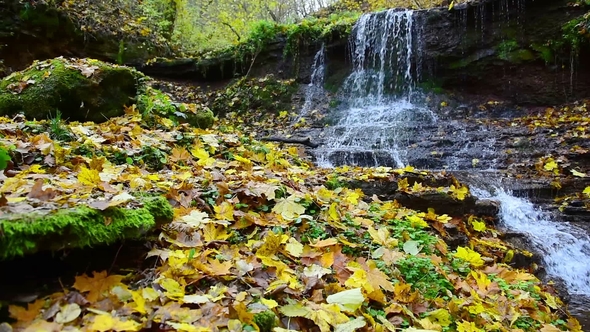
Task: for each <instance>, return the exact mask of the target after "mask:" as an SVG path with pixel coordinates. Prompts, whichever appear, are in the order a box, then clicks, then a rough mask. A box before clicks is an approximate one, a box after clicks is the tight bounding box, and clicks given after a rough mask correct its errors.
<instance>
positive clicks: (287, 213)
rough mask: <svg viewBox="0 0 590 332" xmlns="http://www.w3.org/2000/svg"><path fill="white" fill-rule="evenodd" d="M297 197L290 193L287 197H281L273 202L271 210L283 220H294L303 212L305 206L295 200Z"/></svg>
mask: <svg viewBox="0 0 590 332" xmlns="http://www.w3.org/2000/svg"><path fill="white" fill-rule="evenodd" d="M298 200H299V197H297V196H295V195H291V196H289V197H287V198H281V199H279V201H278V202H277V204H275V206H274V207H273V209H272V211H273V212H274V213H277V214H280V215H281V217H283V219H285V220H294V219H296V218H297V217H299V216H300V215H302V214H303V213H305V207H304V206H303V205H301V204H299V203H298V202H297V201H298Z"/></svg>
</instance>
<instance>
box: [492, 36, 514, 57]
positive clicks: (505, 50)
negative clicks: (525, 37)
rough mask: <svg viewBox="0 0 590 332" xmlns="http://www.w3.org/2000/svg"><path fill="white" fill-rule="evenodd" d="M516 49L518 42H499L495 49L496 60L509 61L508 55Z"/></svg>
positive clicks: (511, 40)
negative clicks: (496, 53)
mask: <svg viewBox="0 0 590 332" xmlns="http://www.w3.org/2000/svg"><path fill="white" fill-rule="evenodd" d="M517 48H518V42H517V41H516V40H513V39H510V40H505V41H503V42H501V43H500V44H499V45H498V46H497V47H496V50H497V52H498V58H500V59H502V60H507V61H510V59H509V57H510V54H511V53H512V52H513V51H515V50H516V49H517Z"/></svg>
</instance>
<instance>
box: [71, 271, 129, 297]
mask: <svg viewBox="0 0 590 332" xmlns="http://www.w3.org/2000/svg"><path fill="white" fill-rule="evenodd" d="M93 275H94V276H93V277H89V276H87V275H86V274H83V275H82V276H77V277H76V281H75V282H74V288H75V289H77V290H79V291H80V292H81V293H84V292H89V293H88V295H87V296H86V299H87V300H88V301H90V302H96V301H98V300H99V299H101V298H102V296H103V295H104V293H106V292H108V291H110V290H111V288H113V287H114V286H117V285H119V284H121V280H123V276H119V275H112V276H108V277H107V271H102V272H94V273H93Z"/></svg>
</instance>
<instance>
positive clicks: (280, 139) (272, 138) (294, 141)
mask: <svg viewBox="0 0 590 332" xmlns="http://www.w3.org/2000/svg"><path fill="white" fill-rule="evenodd" d="M261 140H263V141H268V142H281V143H292V144H303V145H305V146H309V147H310V148H317V147H318V146H320V145H319V144H317V143H314V142H312V141H311V138H310V137H305V138H291V137H277V136H267V137H263V138H261Z"/></svg>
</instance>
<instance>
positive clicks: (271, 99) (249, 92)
mask: <svg viewBox="0 0 590 332" xmlns="http://www.w3.org/2000/svg"><path fill="white" fill-rule="evenodd" d="M297 87H298V85H297V84H296V82H295V80H277V79H276V78H275V77H274V76H273V75H267V76H265V77H263V78H246V77H244V78H241V79H239V80H237V81H235V82H234V83H233V84H230V85H229V86H227V88H226V89H225V90H223V91H219V92H214V93H212V94H211V96H210V103H209V104H210V105H211V110H212V111H213V113H214V114H216V115H224V114H226V113H227V112H232V111H236V112H238V113H242V112H246V111H256V110H261V111H265V112H268V111H270V112H279V111H283V110H289V109H291V106H290V104H291V101H292V100H291V98H292V96H293V93H295V91H296V90H297Z"/></svg>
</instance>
